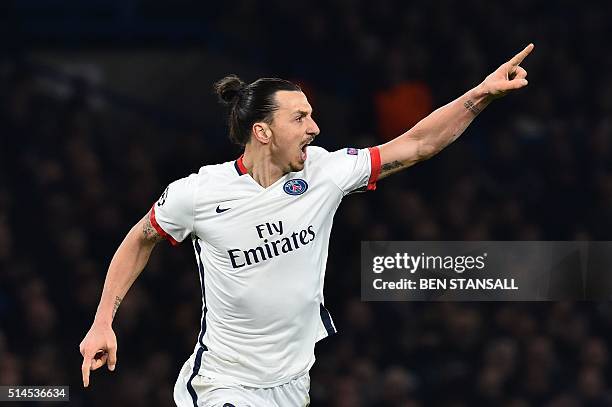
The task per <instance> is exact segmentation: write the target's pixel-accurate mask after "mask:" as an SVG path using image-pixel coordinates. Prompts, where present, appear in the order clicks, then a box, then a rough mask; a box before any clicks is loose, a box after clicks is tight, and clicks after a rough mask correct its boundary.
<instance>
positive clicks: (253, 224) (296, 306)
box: [151, 146, 371, 387]
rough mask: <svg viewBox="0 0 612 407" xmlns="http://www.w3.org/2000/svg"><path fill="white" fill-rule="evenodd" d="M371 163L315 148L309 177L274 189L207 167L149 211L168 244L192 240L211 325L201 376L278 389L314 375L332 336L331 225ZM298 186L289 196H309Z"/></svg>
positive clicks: (300, 175)
mask: <svg viewBox="0 0 612 407" xmlns="http://www.w3.org/2000/svg"><path fill="white" fill-rule="evenodd" d="M370 154H371V153H370V152H369V151H368V149H363V150H355V149H342V150H338V151H336V152H333V153H330V152H327V151H326V150H324V149H322V148H320V147H314V146H310V147H308V157H307V160H306V163H305V167H304V169H303V170H302V171H299V172H292V173H289V174H286V175H285V176H283V177H282V178H281V179H279V180H278V181H277V182H275V183H274V184H273V185H271V186H269V187H268V188H263V187H262V186H261V185H259V184H258V183H257V182H255V180H254V179H253V178H252V177H251V176H250V175H248V174H246V175H240V174H239V172H238V171H237V169H236V166H237V165H236V162H233V161H232V162H226V163H223V164H218V165H210V166H204V167H202V168H201V169H200V171H199V173H198V174H193V175H191V176H189V177H187V178H183V179H181V180H178V181H175V182H173V183H172V184H170V187H169V189H168V191H167V193H166V194H165V196H162V198H160V201H159V202H158V203H156V204H155V205H154V206H153V209H152V211H151V213H152V216H151V217H152V220H153V218H154V219H155V220H156V223H157V224H158V225H157V227H159V228H161V230H162V232H165V233H167V234H168V235H169V237H171V240H176V241H179V242H180V241H182V240H184V239H185V238H186V236H189V235H191V236H192V242H193V244H194V248H195V252H196V253H195V254H196V261H197V262H198V263H200V262H201V265H202V269H203V273H202V271H201V272H200V274H201V275H200V277H201V278H202V274H203V276H204V277H203V290H204V294H205V295H204V306H203V311H204V314H205V321H206V324H205V327H204V328H203V331H204V334H203V335H200V337H199V338H198V343H197V344H196V347H195V349H194V353H193V355H192V357H191V360H192V361H193V364H194V365H196V366H199V374H200V375H202V376H205V377H209V378H211V379H214V380H218V381H219V380H220V381H223V382H224V383H235V384H240V385H243V386H251V387H274V386H278V385H280V384H283V383H287V382H289V381H291V380H292V379H294V378H296V377H299V376H301V375H303V374H304V373H305V372H308V371H309V369H310V367H311V366H312V365H313V363H314V361H315V356H314V345H315V342H317V341H318V340H320V339H321V338H324V337H326V336H327V335H328V334H330V333H334V332H335V327H334V326H333V321H332V320H331V318H330V317H329V314H328V313H327V311H325V310H323V308H322V304H323V280H324V277H325V265H326V262H327V251H328V245H329V236H330V232H331V228H332V221H333V216H334V213H335V212H336V209H337V208H338V205H339V204H340V201H341V200H342V198H343V197H344V196H345V194H347V193H348V192H351V191H353V190H356V189H360V188H364V187H366V186H367V185H368V179H369V177H370V173H371V169H370V167H371V164H370V163H371V158H370ZM297 179H300V180H303V181H304V182H305V183H307V189H306V192H304V193H302V194H299V195H290V194H288V193H287V192H286V191H285V189H284V185H285V183H287V181H290V180H294V182H298V184H297V189H298V190H299V189H300V188H302V189H304V185H305V184H299V181H295V180H297ZM219 211H220V213H219ZM154 226H155V223H154ZM322 315H323V318H322ZM325 317H327V318H325ZM326 325H327V326H326ZM200 338H201V340H200ZM200 349H204V350H203V351H200V352H199V356H200V357H199V358H198V351H199V350H200ZM196 359H197V360H196ZM198 360H199V362H198Z"/></svg>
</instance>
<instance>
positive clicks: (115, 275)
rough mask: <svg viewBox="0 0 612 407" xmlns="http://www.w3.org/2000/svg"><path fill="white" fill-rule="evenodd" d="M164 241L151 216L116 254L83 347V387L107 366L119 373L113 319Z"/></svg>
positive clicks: (129, 234)
mask: <svg viewBox="0 0 612 407" xmlns="http://www.w3.org/2000/svg"><path fill="white" fill-rule="evenodd" d="M162 239H163V237H162V236H160V235H159V234H158V233H157V231H156V230H155V228H154V227H153V226H152V225H151V220H150V218H149V214H147V215H145V216H144V217H143V218H142V219H141V220H140V221H139V222H138V223H137V224H136V225H134V226H133V227H132V229H131V230H130V231H129V232H128V234H127V235H126V236H125V239H123V242H121V245H119V248H118V249H117V251H116V252H115V255H114V256H113V259H112V260H111V263H110V266H109V268H108V272H107V274H106V280H105V281H104V289H103V290H102V297H101V298H100V303H99V305H98V310H97V311H96V316H95V318H94V321H93V324H92V325H91V328H90V329H89V332H87V335H85V338H84V339H83V341H82V342H81V344H80V346H79V348H80V351H81V354H82V355H83V365H82V366H81V371H82V374H83V386H85V387H87V386H88V385H89V372H90V371H91V370H96V369H98V368H99V367H101V366H104V364H105V363H106V364H108V369H109V370H111V371H112V370H115V364H116V363H117V339H116V337H115V332H114V331H113V328H112V322H113V318H114V317H115V313H116V312H117V308H119V304H120V303H121V301H122V300H123V297H124V296H125V294H126V293H127V291H128V290H129V288H130V287H131V286H132V284H133V283H134V281H135V280H136V278H137V277H138V275H140V272H141V271H142V270H143V269H144V267H145V266H146V264H147V262H148V261H149V256H150V255H151V251H152V250H153V247H155V245H156V244H157V242H159V241H160V240H162Z"/></svg>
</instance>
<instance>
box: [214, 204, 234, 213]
mask: <svg viewBox="0 0 612 407" xmlns="http://www.w3.org/2000/svg"><path fill="white" fill-rule="evenodd" d="M220 206H221V205H218V206H217V209H215V211H217V213H222V212H225V211H229V210H230V209H232V208H224V209H221V208H220Z"/></svg>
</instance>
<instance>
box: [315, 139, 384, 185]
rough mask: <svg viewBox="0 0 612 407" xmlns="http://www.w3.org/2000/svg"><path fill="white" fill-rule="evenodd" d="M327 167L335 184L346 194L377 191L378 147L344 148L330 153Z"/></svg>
mask: <svg viewBox="0 0 612 407" xmlns="http://www.w3.org/2000/svg"><path fill="white" fill-rule="evenodd" d="M326 161H327V162H326V165H325V170H326V171H328V173H329V175H330V177H331V178H332V180H333V181H334V183H335V184H336V185H337V186H338V188H340V189H341V190H342V191H343V192H344V194H345V195H346V194H349V193H351V192H355V191H359V190H369V191H372V190H374V189H376V181H377V180H378V176H379V175H380V153H379V151H378V147H370V148H363V149H357V148H343V149H341V150H337V151H334V152H331V153H329V156H328V157H327V160H326Z"/></svg>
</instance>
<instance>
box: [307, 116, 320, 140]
mask: <svg viewBox="0 0 612 407" xmlns="http://www.w3.org/2000/svg"><path fill="white" fill-rule="evenodd" d="M320 132H321V131H320V130H319V126H317V123H316V122H315V121H314V120H313V119H312V118H311V119H310V125H309V126H308V128H307V129H306V134H308V135H309V136H312V137H314V136H316V135H318V134H319V133H320Z"/></svg>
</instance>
